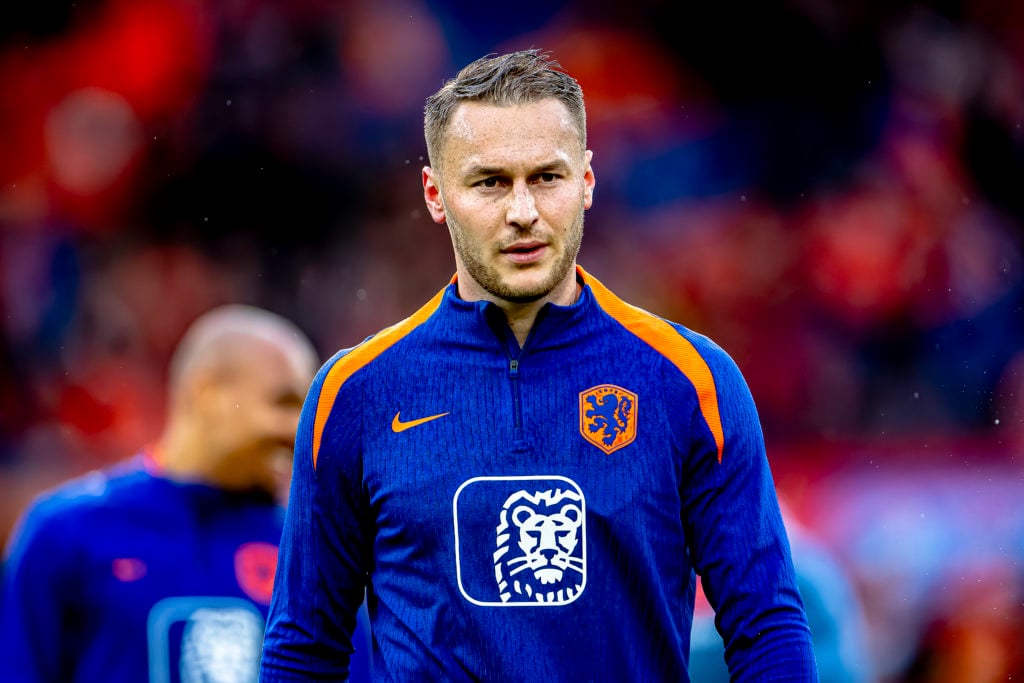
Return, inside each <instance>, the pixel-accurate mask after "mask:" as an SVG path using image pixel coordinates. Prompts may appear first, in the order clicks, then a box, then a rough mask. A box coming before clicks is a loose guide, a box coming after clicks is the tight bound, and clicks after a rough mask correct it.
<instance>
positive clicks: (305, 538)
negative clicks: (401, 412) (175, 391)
mask: <svg viewBox="0 0 1024 683" xmlns="http://www.w3.org/2000/svg"><path fill="white" fill-rule="evenodd" d="M342 356H343V354H341V353H339V354H338V355H337V356H335V357H334V358H333V359H332V360H331V361H329V362H328V363H327V364H326V365H325V366H324V367H323V368H322V369H321V370H320V372H319V373H318V375H317V377H316V378H315V379H314V381H313V385H312V387H311V389H310V392H309V394H308V396H307V397H306V403H305V406H304V407H303V411H302V417H301V419H300V422H299V429H298V434H297V436H296V444H295V465H294V469H293V474H292V483H291V492H290V494H289V503H288V510H287V513H286V515H285V525H284V532H283V535H282V538H281V548H280V555H279V560H278V568H277V576H276V578H275V582H274V594H273V598H272V600H271V605H270V614H269V617H268V620H267V632H266V638H265V640H264V646H263V658H262V662H261V668H260V680H261V681H264V682H266V683H272V682H274V681H305V680H344V678H345V677H346V676H347V675H348V672H349V660H350V658H351V655H352V652H353V633H354V632H355V630H356V617H357V611H358V609H359V607H360V605H361V604H362V603H363V596H364V592H365V588H366V577H367V575H368V569H369V560H368V558H369V549H368V546H367V544H368V542H369V539H370V538H371V537H372V535H371V532H370V530H369V529H368V528H366V526H365V520H367V519H369V518H368V516H367V514H366V507H367V506H366V502H365V497H364V495H363V486H362V461H361V435H360V425H361V421H360V408H359V400H358V398H357V397H355V396H352V394H353V393H354V390H351V389H350V385H349V384H346V385H345V386H344V387H343V388H342V389H341V390H340V391H338V395H337V397H336V399H335V401H334V403H333V406H332V407H331V409H330V414H329V417H328V419H327V421H326V423H325V426H324V430H323V438H322V440H321V447H320V449H319V451H318V453H317V458H316V466H315V467H314V462H313V432H314V423H315V420H316V411H317V404H318V401H319V396H320V393H321V391H324V384H325V380H326V379H327V377H328V373H329V371H330V368H331V367H332V366H333V364H334V363H336V362H337V361H338V360H340V359H341V358H342ZM359 645H360V644H358V643H357V645H356V646H357V647H358V646H359Z"/></svg>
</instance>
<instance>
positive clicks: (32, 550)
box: [0, 502, 76, 683]
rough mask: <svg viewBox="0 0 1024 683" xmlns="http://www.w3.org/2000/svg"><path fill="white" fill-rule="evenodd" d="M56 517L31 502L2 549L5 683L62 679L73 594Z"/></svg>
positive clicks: (0, 632) (69, 555) (0, 641)
mask: <svg viewBox="0 0 1024 683" xmlns="http://www.w3.org/2000/svg"><path fill="white" fill-rule="evenodd" d="M68 541H69V539H68V538H67V534H66V533H61V529H60V518H59V517H58V516H56V515H53V514H51V513H50V511H49V510H48V508H47V507H46V506H45V505H40V504H39V503H38V502H37V503H34V504H33V505H32V506H31V507H30V508H29V509H28V511H27V512H26V513H25V515H24V516H23V518H22V519H21V520H20V521H19V523H18V525H17V527H16V529H15V531H14V534H13V535H12V536H11V539H10V544H9V545H8V548H7V555H6V558H5V561H4V567H3V594H2V596H0V671H3V672H4V674H3V679H4V680H5V681H9V682H10V683H34V682H37V681H38V682H42V681H53V682H55V683H56V682H57V681H64V680H67V678H68V677H69V672H68V671H65V670H64V669H63V668H62V667H64V666H65V664H66V662H67V661H68V656H69V649H70V648H71V647H72V643H70V642H69V640H70V639H69V634H68V633H67V632H66V631H65V629H64V624H65V623H67V618H68V616H69V609H70V605H72V604H73V602H72V601H70V600H68V598H67V596H69V595H74V594H75V593H76V591H75V590H74V589H73V586H72V584H73V582H74V580H75V575H74V572H73V571H72V568H73V567H74V558H73V553H74V550H73V544H71V543H69V542H68Z"/></svg>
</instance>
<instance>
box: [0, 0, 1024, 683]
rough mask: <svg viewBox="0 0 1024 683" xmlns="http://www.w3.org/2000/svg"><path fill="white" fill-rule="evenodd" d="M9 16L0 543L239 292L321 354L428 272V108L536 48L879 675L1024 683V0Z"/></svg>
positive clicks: (236, 7) (614, 240)
mask: <svg viewBox="0 0 1024 683" xmlns="http://www.w3.org/2000/svg"><path fill="white" fill-rule="evenodd" d="M8 5H11V6H7V7H4V8H3V9H2V10H0V87H2V92H3V98H2V100H0V136H2V140H3V147H2V149H3V153H2V154H0V486H2V487H3V488H2V491H3V495H2V496H0V540H2V539H3V538H6V536H7V534H8V533H9V531H10V528H11V525H12V524H13V523H14V520H15V519H16V516H17V515H18V513H19V512H20V511H21V509H22V508H23V506H24V505H25V504H26V503H27V501H28V500H29V498H30V497H31V496H33V495H35V494H36V493H37V492H38V491H39V490H41V489H42V488H44V487H48V486H50V485H52V484H54V483H56V482H57V481H60V480H62V479H64V478H66V477H68V476H71V475H73V474H77V473H80V472H83V471H85V470H88V469H91V468H95V467H98V466H102V465H105V464H107V463H110V462H113V461H115V460H118V459H120V458H122V457H124V456H125V455H127V454H130V453H132V452H133V451H135V450H136V449H138V448H140V447H141V446H142V445H144V444H145V443H146V442H147V441H148V440H149V439H151V438H152V437H153V436H154V435H155V434H156V432H157V431H158V430H159V428H160V426H161V425H160V420H161V415H162V408H163V400H164V395H163V391H164V368H165V365H166V362H167V359H168V355H169V353H170V351H171V349H172V347H173V345H174V343H175V342H176V341H177V339H178V337H179V335H180V334H181V333H182V331H183V329H184V327H185V326H186V325H187V324H188V323H189V322H190V321H191V320H192V319H193V318H194V317H195V316H196V315H198V314H199V313H201V312H202V311H204V310H206V309H207V308H209V307H211V306H213V305H216V304H219V303H223V302H227V301H242V302H247V303H253V304H257V305H261V306H265V307H267V308H270V309H272V310H276V311H278V312H280V313H283V314H285V315H287V316H289V317H291V318H292V319H294V320H296V321H297V322H298V323H299V324H300V325H301V326H302V327H303V328H304V329H306V330H307V331H308V332H309V334H310V335H311V336H312V338H313V339H314V342H315V343H316V345H317V347H318V349H319V350H320V352H321V354H322V355H323V357H324V358H326V357H328V356H329V355H330V354H331V353H333V351H335V350H336V349H338V348H341V347H345V346H350V345H353V344H355V343H357V342H359V341H360V340H362V339H363V338H364V337H366V336H367V335H368V334H370V333H372V332H374V331H376V330H377V329H379V328H381V327H383V326H385V325H388V324H390V323H391V322H393V321H394V320H397V319H399V318H401V317H404V316H405V315H408V314H409V313H411V312H412V311H413V310H415V309H416V308H417V307H418V305H419V304H420V303H421V302H422V301H424V300H425V299H426V298H428V297H429V296H430V295H431V294H432V293H434V292H435V291H437V290H438V289H439V288H440V287H442V286H443V285H444V284H445V283H446V282H447V280H448V278H449V277H450V276H451V273H452V272H453V270H454V265H453V261H452V258H451V255H450V246H449V242H448V238H447V234H446V232H445V231H444V229H443V228H442V227H439V226H436V225H435V224H433V223H432V222H431V221H430V219H429V217H428V216H427V215H426V213H425V211H424V210H423V206H422V200H421V192H420V188H419V169H420V167H421V166H422V165H423V164H424V163H425V146H424V143H423V140H422V130H421V125H422V123H421V113H422V105H423V101H424V99H425V97H426V96H427V95H429V94H430V93H432V92H433V91H434V90H436V89H437V88H438V87H439V86H440V85H441V83H442V82H443V80H444V79H445V78H447V77H449V76H450V75H452V74H453V73H454V72H455V70H457V68H459V67H460V66H462V65H463V64H465V63H466V62H468V61H470V60H472V59H474V58H476V57H478V56H480V55H483V54H485V53H488V52H495V51H503V50H506V49H513V48H524V47H540V48H542V49H545V50H549V51H551V52H552V54H553V55H554V56H555V58H557V59H558V60H559V61H560V62H561V63H562V64H563V65H564V66H565V67H566V68H567V69H568V70H569V71H570V73H572V74H574V75H575V76H576V77H577V78H578V79H579V80H580V82H581V83H582V85H583V87H584V92H585V94H586V98H587V104H588V108H589V117H590V144H589V146H590V147H591V148H592V149H593V150H594V151H595V156H594V168H595V172H596V176H597V181H598V184H597V193H596V202H595V207H594V209H593V210H591V211H590V212H589V213H588V215H587V228H586V229H587V238H586V239H585V240H584V247H583V251H582V253H581V257H580V261H581V263H582V264H583V265H584V266H585V267H587V268H588V269H589V270H590V271H591V272H594V273H595V274H596V275H598V276H599V277H600V278H602V280H604V281H605V282H606V283H607V284H608V285H609V286H610V287H611V288H612V289H614V290H615V291H616V292H617V293H618V294H620V295H622V296H623V297H625V298H627V299H629V300H631V301H633V302H635V303H637V304H639V305H641V306H643V307H645V308H647V309H649V310H652V311H654V312H656V313H659V314H661V315H663V316H665V317H668V318H671V319H673V320H676V321H679V322H682V323H683V324H686V325H688V326H690V327H692V328H694V329H696V330H697V331H700V332H702V333H705V334H707V335H709V336H711V337H712V338H714V339H715V340H716V341H718V342H719V343H720V344H721V345H722V346H723V347H724V348H725V349H726V350H727V351H728V352H729V353H730V354H731V355H733V357H734V358H735V359H736V361H737V362H738V364H739V366H740V367H741V369H742V370H743V371H744V373H745V375H746V377H747V379H748V381H749V383H750V386H751V389H752V391H753V393H754V397H755V399H756V400H757V403H758V406H759V409H760V411H761V417H762V419H763V422H764V427H765V433H766V438H767V442H768V449H769V457H770V459H771V461H772V465H773V468H774V471H775V474H776V483H777V485H778V487H779V491H780V495H781V496H782V498H783V500H784V501H785V502H786V504H787V505H788V506H789V509H790V510H791V512H792V514H793V516H794V519H795V520H798V521H799V523H800V524H802V525H803V526H804V527H806V529H807V530H808V531H809V532H810V533H812V534H813V535H815V536H816V537H817V538H818V539H820V541H821V542H822V543H823V544H824V546H826V547H827V548H828V549H829V551H830V552H832V553H833V554H834V556H835V558H836V559H837V561H838V562H839V564H840V565H841V566H842V568H843V570H844V571H845V572H847V573H848V575H849V577H850V580H851V581H852V584H853V585H854V587H855V589H856V591H857V596H858V598H859V600H860V601H861V602H862V604H863V606H864V610H865V614H866V616H867V621H868V626H869V633H870V637H869V641H870V646H871V650H870V653H869V657H870V659H871V669H872V671H873V676H874V677H875V678H876V679H877V680H879V681H900V682H902V681H925V680H927V681H946V680H949V681H988V680H993V681H994V680H1006V679H1007V677H1009V676H1012V675H1013V674H1018V675H1020V674H1022V673H1024V668H1022V667H1024V663H1022V661H1021V651H1022V650H1024V621H1022V605H1024V600H1022V591H1024V574H1022V569H1021V559H1022V556H1024V506H1022V505H1021V504H1020V503H1019V501H1020V500H1022V494H1024V477H1022V465H1021V463H1020V462H1019V456H1020V455H1021V454H1022V453H1024V312H1022V303H1024V268H1022V254H1024V252H1022V247H1024V243H1022V242H1024V129H1022V124H1024V5H1022V4H1020V3H1018V2H1014V1H1013V0H961V1H960V2H956V1H953V0H949V1H946V2H930V3H915V2H906V1H897V2H882V0H875V1H871V0H856V1H852V2H836V1H831V2H830V1H829V0H769V1H766V2H761V3H756V6H754V7H751V6H748V5H754V3H739V2H735V1H734V0H733V1H726V2H720V3H702V5H714V7H705V6H700V7H689V8H687V7H676V6H675V4H674V3H667V2H659V1H658V0H639V2H631V3H608V4H604V3H592V2H582V1H581V0H556V1H554V2H550V3H547V4H546V5H545V6H544V9H542V10H540V9H527V8H518V7H510V8H507V9H508V11H507V12H502V16H501V18H500V19H497V18H495V17H494V14H493V13H492V12H491V8H490V7H489V6H480V5H478V4H476V3H468V2H465V1H464V0H454V1H451V2H442V1H441V0H383V1H375V0H351V1H349V2H329V1H328V0H293V1H291V2H288V3H280V2H271V1H270V0H225V1H222V2H220V1H219V2H210V1H209V0H78V1H77V2H70V1H69V0H40V2H37V3H8Z"/></svg>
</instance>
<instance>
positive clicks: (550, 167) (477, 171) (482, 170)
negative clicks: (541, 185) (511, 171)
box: [465, 159, 568, 177]
mask: <svg viewBox="0 0 1024 683" xmlns="http://www.w3.org/2000/svg"><path fill="white" fill-rule="evenodd" d="M567 166H568V163H566V161H565V160H564V159H552V160H551V161H547V162H544V163H543V164H540V165H539V166H536V167H535V168H532V169H531V170H530V175H536V174H537V173H548V172H549V171H557V170H562V169H564V168H566V167H567ZM506 174H508V169H506V168H503V167H501V166H485V165H483V164H475V165H471V166H469V167H467V168H466V171H465V175H466V176H467V177H468V176H485V177H486V176H494V175H506Z"/></svg>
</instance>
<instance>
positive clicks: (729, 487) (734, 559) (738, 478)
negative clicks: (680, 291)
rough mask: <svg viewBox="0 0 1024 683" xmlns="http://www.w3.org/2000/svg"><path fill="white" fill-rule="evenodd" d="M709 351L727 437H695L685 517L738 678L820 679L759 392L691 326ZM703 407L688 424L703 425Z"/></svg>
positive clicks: (735, 678)
mask: <svg viewBox="0 0 1024 683" xmlns="http://www.w3.org/2000/svg"><path fill="white" fill-rule="evenodd" d="M690 337H691V340H692V341H693V342H694V343H695V344H696V345H698V346H700V347H701V352H702V355H704V357H705V358H706V359H707V360H708V361H709V365H710V366H711V368H712V373H713V375H714V377H715V384H716V387H717V393H718V407H719V411H720V415H721V422H722V430H723V441H724V447H723V449H722V451H721V456H720V460H719V452H718V450H717V448H716V447H715V444H714V442H713V440H712V439H711V438H710V436H711V435H710V434H708V438H707V439H704V440H700V439H698V440H697V442H696V443H697V445H696V447H694V449H693V452H691V453H690V455H689V458H688V460H687V462H688V468H687V470H688V471H687V472H686V476H685V477H684V479H685V481H686V484H685V488H686V490H685V491H684V495H683V501H684V506H685V509H684V510H683V519H684V523H685V524H686V527H687V536H688V538H690V539H691V541H690V552H691V555H692V558H693V562H694V567H695V569H696V571H697V572H698V573H699V574H700V575H701V580H702V584H703V586H704V589H705V592H706V594H707V597H708V600H709V602H710V603H711V605H712V606H713V607H714V608H715V612H716V625H717V627H718V630H719V632H720V633H721V634H722V637H723V640H724V641H725V644H726V660H727V663H728V666H729V671H730V674H731V677H732V680H733V681H800V682H804V681H817V680H818V675H817V669H816V666H815V661H814V653H813V649H812V645H811V636H810V630H809V629H808V626H807V620H806V616H805V614H804V609H803V604H802V601H801V597H800V593H799V590H798V588H797V582H796V577H795V572H794V569H793V563H792V558H791V554H790V547H789V542H788V540H787V536H786V531H785V527H784V525H783V521H782V516H781V513H780V510H779V504H778V500H777V498H776V493H775V488H774V483H773V481H772V476H771V472H770V469H769V465H768V460H767V457H766V454H765V446H764V438H763V436H762V432H761V428H760V423H759V421H758V416H757V412H756V409H755V406H754V402H753V398H752V397H751V395H750V391H749V389H748V387H747V385H746V382H745V381H744V379H743V377H742V375H741V374H740V371H739V369H738V368H737V367H736V365H735V364H734V363H733V361H732V360H731V359H730V358H729V357H728V356H727V355H726V354H725V353H724V352H723V351H721V349H719V348H718V347H717V346H714V345H713V344H711V343H710V342H708V341H707V340H704V339H702V338H699V337H698V336H696V335H690ZM697 422H698V420H697V416H695V418H694V423H695V426H692V427H691V428H690V430H689V432H688V433H691V434H692V433H698V434H699V433H700V431H701V429H700V425H699V424H696V423H697Z"/></svg>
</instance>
